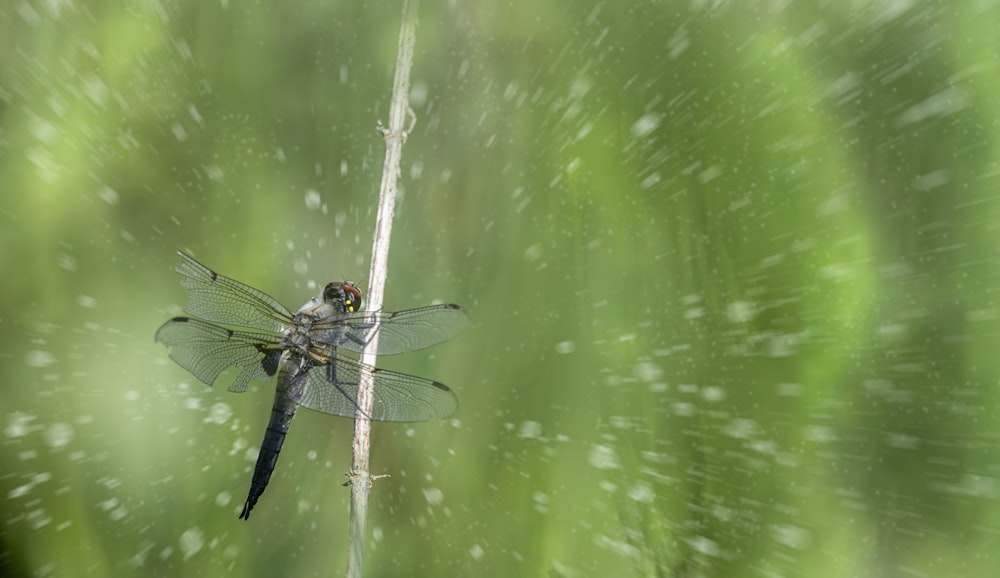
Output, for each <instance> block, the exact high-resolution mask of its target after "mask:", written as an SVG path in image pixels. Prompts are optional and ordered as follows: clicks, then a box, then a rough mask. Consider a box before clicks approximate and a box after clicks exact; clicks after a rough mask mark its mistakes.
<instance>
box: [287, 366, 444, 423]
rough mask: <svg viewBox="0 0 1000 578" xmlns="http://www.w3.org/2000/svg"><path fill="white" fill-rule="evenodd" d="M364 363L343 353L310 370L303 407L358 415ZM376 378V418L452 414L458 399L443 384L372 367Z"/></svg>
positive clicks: (414, 418) (418, 418) (419, 418)
mask: <svg viewBox="0 0 1000 578" xmlns="http://www.w3.org/2000/svg"><path fill="white" fill-rule="evenodd" d="M360 367H361V364H360V363H359V362H358V361H357V360H355V359H350V358H347V357H343V356H338V357H335V358H334V359H333V361H332V363H330V364H328V365H318V366H316V367H313V368H312V369H311V370H310V371H309V375H308V376H307V378H306V381H307V383H306V388H305V392H304V394H303V396H302V399H301V400H300V402H299V403H300V404H301V405H302V407H306V408H309V409H312V410H315V411H321V412H323V413H328V414H331V415H339V416H343V417H354V416H355V413H356V411H357V401H358V380H359V379H360ZM372 371H373V373H374V379H375V404H374V407H373V408H372V414H371V419H373V420H375V421H404V422H405V421H427V420H429V419H434V418H442V417H448V416H450V415H452V414H453V413H455V410H457V409H458V399H457V398H456V397H455V394H454V393H452V391H451V390H450V389H448V387H447V386H446V385H444V384H443V383H438V382H436V381H432V380H429V379H423V378H421V377H416V376H413V375H406V374H404V373H396V372H394V371H387V370H384V369H372Z"/></svg>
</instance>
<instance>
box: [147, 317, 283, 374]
mask: <svg viewBox="0 0 1000 578" xmlns="http://www.w3.org/2000/svg"><path fill="white" fill-rule="evenodd" d="M156 341H158V342H160V343H162V344H164V345H166V346H167V347H169V348H170V358H171V359H173V360H174V361H176V362H177V364H178V365H180V366H181V367H183V368H184V369H186V370H188V371H190V372H191V373H192V374H194V376H195V377H197V378H198V379H199V380H201V381H202V382H203V383H205V384H208V385H212V384H213V383H215V380H216V379H217V378H218V377H219V374H221V373H222V372H223V371H225V370H226V368H228V367H236V368H237V369H238V370H239V374H238V375H237V376H236V380H235V381H233V384H232V385H231V386H229V391H236V392H240V391H246V389H247V385H248V384H249V382H250V380H252V379H257V380H261V381H267V380H268V379H269V378H270V377H271V376H273V375H274V373H275V371H277V369H278V362H279V361H281V352H282V350H281V342H280V340H279V337H278V336H276V335H270V334H265V333H250V332H245V331H233V330H230V329H226V328H224V327H219V326H218V325H214V324H212V323H208V322H205V321H202V320H200V319H192V318H190V317H174V318H173V319H171V320H170V321H167V322H166V323H164V324H163V325H162V326H161V327H160V328H159V329H158V330H157V331H156Z"/></svg>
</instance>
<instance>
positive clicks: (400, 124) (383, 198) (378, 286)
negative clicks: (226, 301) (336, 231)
mask: <svg viewBox="0 0 1000 578" xmlns="http://www.w3.org/2000/svg"><path fill="white" fill-rule="evenodd" d="M417 4H418V0H403V21H402V24H401V25H400V29H399V51H398V53H397V54H396V73H395V75H394V77H393V82H392V101H391V102H390V104H389V126H388V128H384V129H382V136H383V137H384V139H385V161H384V162H383V164H382V186H381V188H380V190H379V200H378V214H377V217H376V219H375V239H374V241H373V242H372V263H371V272H370V274H369V276H368V279H369V292H368V305H367V307H368V309H369V310H371V311H378V310H380V309H381V308H382V295H383V292H384V287H385V277H386V271H387V263H388V261H389V238H390V234H391V232H392V219H393V213H394V212H395V206H396V182H397V180H398V178H399V174H400V170H399V164H400V158H401V157H402V154H403V142H404V141H405V140H406V135H407V131H406V130H404V126H405V122H406V119H407V116H408V115H410V116H411V118H412V114H413V113H412V111H411V110H410V106H409V93H410V69H411V68H412V67H413V43H414V38H415V35H416V26H417ZM410 128H412V127H410ZM377 350H378V333H376V334H375V336H374V338H373V339H372V341H371V342H370V343H369V344H368V345H367V346H366V347H365V349H364V351H363V352H362V354H361V362H362V366H361V367H362V372H361V379H360V382H359V384H358V410H357V412H356V414H355V418H354V442H353V451H354V459H353V461H352V464H351V474H350V480H351V544H350V552H349V554H348V562H347V577H348V578H361V575H362V567H363V566H364V558H365V534H366V532H365V526H366V522H367V518H368V492H369V490H370V489H371V485H372V476H371V472H370V470H369V465H368V453H369V449H370V445H371V420H370V419H369V416H370V415H371V412H372V406H373V404H374V399H373V396H372V390H373V384H372V374H371V370H370V368H372V367H374V366H375V352H376V351H377Z"/></svg>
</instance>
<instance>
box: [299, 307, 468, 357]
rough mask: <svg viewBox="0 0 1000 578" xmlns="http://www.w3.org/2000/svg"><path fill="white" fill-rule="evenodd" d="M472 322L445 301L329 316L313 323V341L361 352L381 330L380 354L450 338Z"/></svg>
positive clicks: (379, 337) (462, 310) (400, 351)
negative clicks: (411, 306) (408, 307)
mask: <svg viewBox="0 0 1000 578" xmlns="http://www.w3.org/2000/svg"><path fill="white" fill-rule="evenodd" d="M468 325H469V314H468V313H467V312H466V311H465V309H463V308H462V307H460V306H458V305H453V304H450V303H448V304H443V305H431V306H429V307H420V308H418V309H407V310H405V311H363V312H359V313H353V314H348V315H345V316H337V317H336V318H330V319H325V320H323V321H321V322H319V323H316V324H315V325H314V326H313V332H312V333H311V334H310V337H311V338H312V340H313V341H318V342H320V343H327V344H330V345H333V346H335V347H343V348H344V349H347V350H348V351H354V352H358V353H360V352H361V350H362V349H363V348H364V346H365V345H367V344H368V342H369V341H371V339H372V337H374V336H375V335H376V334H378V350H377V353H378V354H379V355H392V354H395V353H403V352H404V351H412V350H416V349H424V348H426V347H430V346H432V345H437V344H438V343H442V342H444V341H448V340H449V339H451V338H452V337H454V336H456V335H458V334H459V333H460V332H461V331H463V330H464V329H465V328H466V327H468Z"/></svg>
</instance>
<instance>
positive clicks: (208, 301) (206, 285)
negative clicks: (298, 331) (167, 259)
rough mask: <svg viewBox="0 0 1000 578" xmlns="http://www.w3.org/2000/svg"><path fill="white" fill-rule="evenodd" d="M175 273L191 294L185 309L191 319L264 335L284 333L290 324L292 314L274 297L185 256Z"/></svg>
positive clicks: (182, 254) (182, 257)
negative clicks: (241, 328)
mask: <svg viewBox="0 0 1000 578" xmlns="http://www.w3.org/2000/svg"><path fill="white" fill-rule="evenodd" d="M177 254H178V255H180V256H181V259H183V261H182V262H181V263H180V264H179V265H177V267H176V270H177V272H178V273H180V274H181V275H183V276H184V280H183V281H181V285H183V286H184V287H185V288H186V289H187V290H188V302H187V305H186V306H185V307H184V311H186V312H187V313H188V314H189V315H193V316H194V317H200V318H201V319H205V320H206V321H214V322H216V323H223V324H225V325H237V326H240V327H250V328H253V329H263V330H264V331H274V332H278V331H281V328H282V326H288V325H290V324H291V319H292V314H291V313H290V312H289V311H288V309H286V308H285V306H284V305H282V304H281V303H278V301H277V300H275V299H274V298H273V297H271V296H270V295H268V294H267V293H264V292H263V291H260V290H258V289H254V288H253V287H251V286H249V285H245V284H243V283H240V282H239V281H237V280H235V279H230V278H229V277H226V276H225V275H220V274H218V273H216V272H215V271H213V270H211V269H209V268H208V267H206V266H204V265H202V264H201V263H199V262H198V261H195V260H194V259H193V258H191V257H189V256H188V255H185V254H184V253H180V252H178V253H177Z"/></svg>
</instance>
